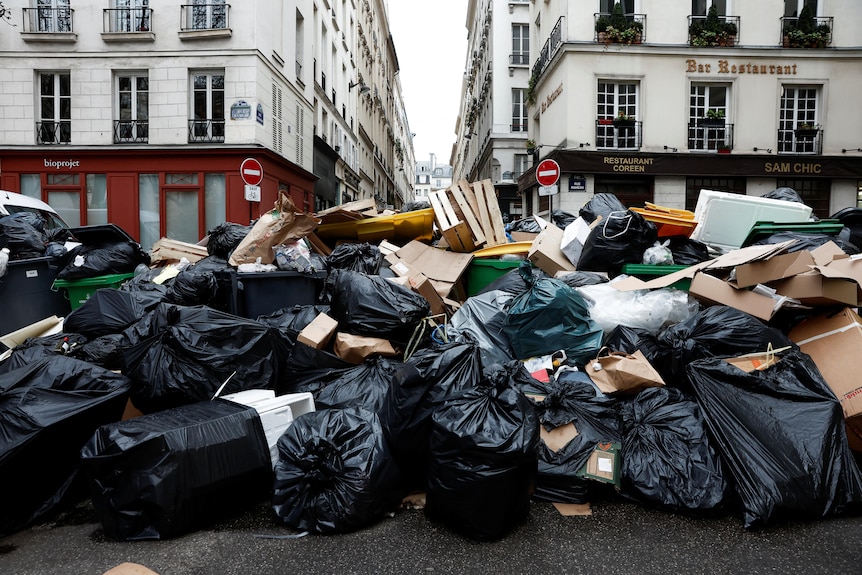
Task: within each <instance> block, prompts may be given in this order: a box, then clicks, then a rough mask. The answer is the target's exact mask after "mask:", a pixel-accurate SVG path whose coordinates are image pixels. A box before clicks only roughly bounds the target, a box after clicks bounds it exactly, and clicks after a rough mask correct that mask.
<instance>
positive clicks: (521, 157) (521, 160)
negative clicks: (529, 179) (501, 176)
mask: <svg viewBox="0 0 862 575" xmlns="http://www.w3.org/2000/svg"><path fill="white" fill-rule="evenodd" d="M529 169H530V156H529V155H528V154H515V173H513V174H512V177H513V178H514V179H516V180H517V179H518V178H520V177H521V176H523V175H524V173H525V172H526V171H527V170H529Z"/></svg>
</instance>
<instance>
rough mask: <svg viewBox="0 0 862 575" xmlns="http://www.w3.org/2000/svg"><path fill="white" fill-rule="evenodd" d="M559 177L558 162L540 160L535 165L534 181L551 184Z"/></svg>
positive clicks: (544, 184)
mask: <svg viewBox="0 0 862 575" xmlns="http://www.w3.org/2000/svg"><path fill="white" fill-rule="evenodd" d="M559 179H560V164H558V163H557V162H555V161H554V160H542V161H541V162H539V165H538V166H537V167H536V181H537V182H538V183H539V185H540V186H553V185H554V184H556V183H557V181H558V180H559Z"/></svg>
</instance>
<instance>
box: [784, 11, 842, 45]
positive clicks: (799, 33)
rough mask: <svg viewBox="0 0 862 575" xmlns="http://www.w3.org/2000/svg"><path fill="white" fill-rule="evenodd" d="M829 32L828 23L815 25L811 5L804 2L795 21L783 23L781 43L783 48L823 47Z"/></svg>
mask: <svg viewBox="0 0 862 575" xmlns="http://www.w3.org/2000/svg"><path fill="white" fill-rule="evenodd" d="M831 33H832V30H831V29H830V27H829V25H828V24H820V25H819V26H818V25H817V20H816V19H815V18H814V13H813V12H812V10H811V7H810V6H809V5H808V4H806V5H805V6H804V7H803V8H802V10H801V11H800V12H799V18H797V19H796V22H790V21H788V22H786V23H785V25H784V41H783V45H784V47H785V48H825V47H826V45H827V44H828V43H829V36H830V34H831Z"/></svg>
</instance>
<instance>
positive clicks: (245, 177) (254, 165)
mask: <svg viewBox="0 0 862 575" xmlns="http://www.w3.org/2000/svg"><path fill="white" fill-rule="evenodd" d="M239 175H240V176H241V177H242V181H243V182H245V183H246V184H248V185H249V186H259V185H260V183H261V182H262V181H263V166H261V165H260V162H258V161H257V160H255V159H254V158H246V159H244V160H243V161H242V163H241V164H240V165H239Z"/></svg>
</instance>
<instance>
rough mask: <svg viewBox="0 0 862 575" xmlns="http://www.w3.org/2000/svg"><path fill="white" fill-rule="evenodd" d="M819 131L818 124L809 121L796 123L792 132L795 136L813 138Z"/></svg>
mask: <svg viewBox="0 0 862 575" xmlns="http://www.w3.org/2000/svg"><path fill="white" fill-rule="evenodd" d="M819 131H820V126H818V125H817V124H812V123H811V122H801V123H799V124H796V129H795V130H794V133H795V134H796V137H797V138H813V137H815V136H816V135H817V133H818V132H819Z"/></svg>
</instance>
